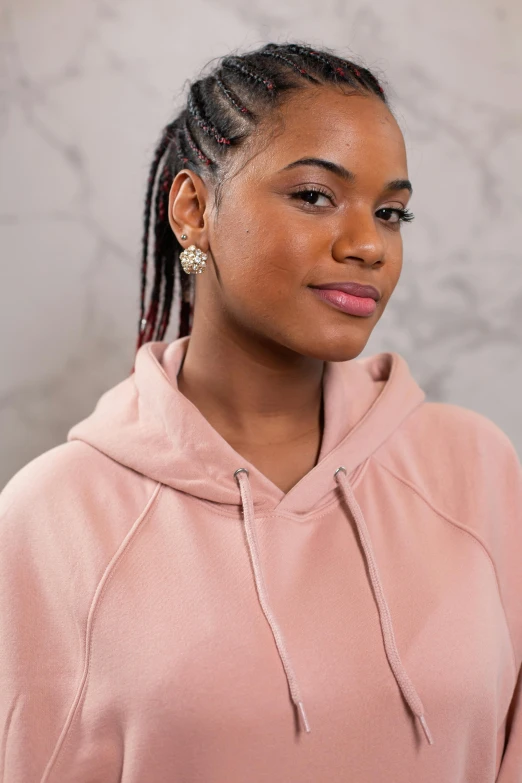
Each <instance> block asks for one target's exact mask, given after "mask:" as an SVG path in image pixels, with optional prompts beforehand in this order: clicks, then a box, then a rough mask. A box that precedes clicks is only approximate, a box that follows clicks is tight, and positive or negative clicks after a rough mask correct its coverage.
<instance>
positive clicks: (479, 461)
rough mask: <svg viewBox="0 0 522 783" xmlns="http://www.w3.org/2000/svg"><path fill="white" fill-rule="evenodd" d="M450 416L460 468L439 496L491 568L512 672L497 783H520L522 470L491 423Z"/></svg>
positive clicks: (477, 416)
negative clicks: (449, 502)
mask: <svg viewBox="0 0 522 783" xmlns="http://www.w3.org/2000/svg"><path fill="white" fill-rule="evenodd" d="M454 410H457V411H458V414H459V417H460V421H461V422H462V423H463V424H464V425H465V430H463V429H462V428H460V427H457V426H454V427H452V437H453V438H456V441H458V442H456V441H455V442H453V443H452V444H451V445H452V449H453V451H454V453H457V454H458V453H459V452H460V456H459V458H458V462H460V464H461V465H462V466H463V467H462V469H461V470H459V471H457V470H454V471H453V473H454V474H455V478H454V479H453V481H454V482H455V485H454V487H452V488H450V487H449V486H448V484H449V483H450V482H451V480H452V479H450V481H449V482H448V477H447V474H446V477H447V478H446V488H445V489H446V491H445V493H444V496H445V497H452V498H453V499H454V500H453V505H454V514H455V517H456V518H457V519H460V520H461V521H463V522H464V523H465V524H466V525H467V526H469V527H470V528H471V529H473V530H474V532H475V533H477V534H478V535H479V536H480V538H481V539H482V541H483V542H484V544H485V545H486V548H487V550H488V552H489V554H490V557H491V559H492V561H493V564H494V567H495V572H496V576H497V582H498V589H499V592H500V597H501V600H502V605H503V607H504V612H505V616H506V622H507V625H508V628H509V632H510V636H511V640H512V644H513V654H514V666H515V669H514V688H513V693H512V696H511V701H510V704H509V707H508V709H507V712H506V715H505V742H504V749H503V754H502V760H501V763H500V769H499V773H498V776H497V783H522V675H521V661H522V467H521V464H520V459H519V457H518V455H517V452H516V450H515V447H514V445H513V443H512V442H511V440H510V439H509V438H508V436H507V435H506V434H505V433H504V431H503V430H502V429H500V428H499V427H498V426H497V425H496V424H495V423H494V422H492V421H491V420H490V419H488V418H486V417H484V416H482V415H480V414H478V413H475V412H472V411H465V412H463V411H462V410H458V409H456V408H455V409H454ZM470 425H471V426H470ZM457 449H458V451H457ZM464 449H465V451H464ZM499 729H500V726H499Z"/></svg>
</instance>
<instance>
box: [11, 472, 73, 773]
mask: <svg viewBox="0 0 522 783" xmlns="http://www.w3.org/2000/svg"><path fill="white" fill-rule="evenodd" d="M50 462H53V459H52V458H51V459H50V460H49V459H46V460H43V461H42V458H39V459H38V460H37V461H36V463H34V462H33V463H30V464H29V466H26V467H25V468H23V469H22V471H20V472H19V473H18V474H17V475H16V476H15V477H14V479H12V480H11V482H10V483H9V484H8V485H7V487H6V488H5V489H4V490H3V492H2V494H1V495H0V730H1V734H0V736H1V747H0V780H1V781H2V782H4V781H5V783H40V781H41V779H42V776H43V774H44V770H45V767H46V765H47V762H48V761H49V759H50V758H51V755H52V753H53V750H54V748H55V746H56V743H57V742H58V739H59V737H60V733H61V731H62V729H63V727H64V725H65V722H66V720H67V715H68V713H69V710H70V708H71V705H72V703H73V700H74V696H75V693H76V691H77V689H78V684H79V682H80V679H81V670H82V659H83V652H82V625H83V624H84V623H85V619H86V613H87V603H88V596H85V601H84V602H83V605H82V606H77V607H74V608H73V607H72V606H71V602H70V600H69V596H70V591H71V578H72V570H73V567H74V566H73V563H70V564H68V565H67V566H65V567H64V562H63V557H64V555H66V549H67V545H66V542H65V541H64V539H63V538H62V540H60V532H61V531H60V527H61V524H60V522H61V520H60V519H59V513H58V510H57V509H56V508H54V509H53V506H55V505H56V504H55V497H54V495H56V493H57V489H56V486H55V485H54V487H53V485H50V484H49V483H48V481H47V480H46V475H45V474H46V473H47V471H48V470H49V469H50V467H51V466H50V464H49V463H50ZM53 522H55V524H54V525H53Z"/></svg>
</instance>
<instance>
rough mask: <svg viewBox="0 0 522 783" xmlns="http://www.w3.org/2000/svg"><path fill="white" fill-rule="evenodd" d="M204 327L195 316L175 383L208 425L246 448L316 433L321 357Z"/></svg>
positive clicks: (320, 412)
mask: <svg viewBox="0 0 522 783" xmlns="http://www.w3.org/2000/svg"><path fill="white" fill-rule="evenodd" d="M209 326H210V324H205V323H204V322H201V321H199V322H198V321H197V320H195V322H194V326H193V329H192V332H191V335H190V339H189V343H188V346H187V352H186V355H185V358H184V361H183V364H182V367H181V369H180V371H179V373H178V377H177V384H178V388H179V390H180V392H181V393H182V394H183V395H184V396H185V397H187V398H188V399H189V400H190V401H191V402H192V403H193V404H194V405H195V406H196V407H197V408H198V409H199V410H200V412H201V413H202V414H203V416H205V418H206V419H207V420H208V421H209V422H210V424H211V425H212V426H213V427H214V429H216V430H217V431H218V432H219V433H220V434H221V435H222V436H223V437H224V438H225V439H226V440H227V441H228V442H229V443H232V444H233V445H234V444H236V443H243V444H249V445H250V446H252V447H256V446H259V447H262V446H267V445H272V446H277V445H282V444H285V445H287V444H288V443H289V442H290V441H299V440H305V439H310V438H313V437H314V436H316V435H321V434H322V429H323V407H322V378H323V371H324V366H325V363H324V361H322V360H320V359H315V358H311V357H307V356H302V355H301V354H296V353H295V352H293V351H291V350H289V349H287V348H284V346H279V345H274V344H273V343H271V344H268V343H267V342H265V343H261V342H260V341H259V340H256V339H255V338H254V337H252V336H251V335H248V334H245V333H241V334H237V333H232V332H230V331H229V330H227V329H226V328H217V329H216V325H215V323H214V324H212V325H211V326H212V328H209ZM205 327H206V328H205Z"/></svg>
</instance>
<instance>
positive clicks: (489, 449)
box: [397, 402, 518, 464]
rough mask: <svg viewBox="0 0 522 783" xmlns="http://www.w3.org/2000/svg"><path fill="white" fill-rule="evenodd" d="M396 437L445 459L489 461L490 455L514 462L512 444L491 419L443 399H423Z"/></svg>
mask: <svg viewBox="0 0 522 783" xmlns="http://www.w3.org/2000/svg"><path fill="white" fill-rule="evenodd" d="M397 437H398V439H400V440H401V441H402V445H403V446H404V443H405V442H406V441H407V442H408V443H409V444H411V448H412V449H415V450H416V449H421V450H422V451H423V453H424V454H432V455H433V456H434V457H439V458H442V459H445V460H448V459H451V458H452V457H453V458H454V459H455V460H457V459H462V458H465V457H467V458H468V459H469V460H470V461H471V463H472V464H475V463H477V462H482V461H484V463H485V464H489V463H490V462H491V459H492V457H493V456H495V457H498V456H500V455H503V458H504V459H508V460H515V461H517V459H518V458H517V454H516V450H515V446H514V444H513V442H512V441H511V439H510V438H509V436H508V435H507V434H506V433H505V432H504V430H502V429H501V427H499V426H498V425H497V424H495V422H494V421H492V419H489V418H488V417H487V416H484V415H483V414H481V413H478V412H477V411H474V410H471V409H469V408H464V407H462V406H460V405H454V404H450V403H444V402H425V403H423V404H422V405H420V406H419V407H418V408H417V409H416V410H415V411H413V413H412V414H411V415H410V416H409V417H408V419H407V420H406V421H405V422H404V424H403V427H401V430H400V431H399V432H397Z"/></svg>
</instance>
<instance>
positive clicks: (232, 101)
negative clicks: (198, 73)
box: [216, 77, 252, 116]
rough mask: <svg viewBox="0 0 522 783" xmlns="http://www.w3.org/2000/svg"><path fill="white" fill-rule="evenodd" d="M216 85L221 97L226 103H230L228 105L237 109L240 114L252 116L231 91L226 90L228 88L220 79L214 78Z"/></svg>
mask: <svg viewBox="0 0 522 783" xmlns="http://www.w3.org/2000/svg"><path fill="white" fill-rule="evenodd" d="M216 84H217V86H218V87H219V89H220V90H221V92H222V93H223V95H224V96H225V98H226V99H227V101H228V102H229V103H230V105H231V106H233V107H234V109H237V110H238V111H239V112H241V113H242V114H247V115H249V116H252V115H251V112H249V110H248V109H247V107H246V106H241V104H240V103H239V101H238V100H237V99H236V98H235V97H234V95H233V94H232V91H231V90H229V89H228V87H227V86H226V85H225V83H224V82H223V80H222V79H220V78H219V77H216Z"/></svg>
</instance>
